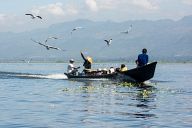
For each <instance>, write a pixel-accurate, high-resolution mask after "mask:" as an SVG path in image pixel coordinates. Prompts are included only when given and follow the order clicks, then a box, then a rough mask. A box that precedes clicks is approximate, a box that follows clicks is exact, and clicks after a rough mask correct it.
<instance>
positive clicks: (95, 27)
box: [0, 16, 192, 61]
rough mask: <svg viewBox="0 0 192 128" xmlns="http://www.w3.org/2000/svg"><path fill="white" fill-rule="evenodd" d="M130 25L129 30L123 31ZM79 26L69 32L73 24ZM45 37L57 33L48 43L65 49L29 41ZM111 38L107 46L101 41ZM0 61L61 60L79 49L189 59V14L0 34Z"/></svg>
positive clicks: (102, 55)
mask: <svg viewBox="0 0 192 128" xmlns="http://www.w3.org/2000/svg"><path fill="white" fill-rule="evenodd" d="M130 25H132V30H131V31H130V33H129V34H124V33H121V32H123V31H126V30H127V29H128V28H129V27H130ZM77 26H81V27H83V28H82V29H79V30H77V31H74V32H73V33H72V34H71V31H72V29H73V28H74V27H77ZM48 36H59V37H62V39H58V40H50V41H49V42H48V44H50V45H54V46H57V47H60V48H63V49H66V50H67V51H66V52H62V51H56V50H49V51H48V50H46V49H45V48H44V47H42V46H40V45H38V44H36V43H34V42H32V41H31V40H30V39H31V38H33V39H35V40H38V41H42V42H43V41H45V39H46V38H47V37H48ZM110 38H112V39H113V41H112V44H111V46H110V47H108V46H107V45H106V43H105V42H104V40H105V39H110ZM0 45H1V47H0V60H1V61H4V60H7V59H13V60H14V59H17V60H22V59H27V58H33V59H36V60H46V59H52V60H61V61H67V60H68V59H69V58H75V59H78V60H81V56H80V51H84V52H85V55H89V56H92V57H93V58H94V59H97V60H101V61H102V60H117V59H119V60H127V61H133V60H135V58H136V57H137V55H138V54H139V53H140V52H141V49H142V48H144V47H145V48H147V49H148V54H149V55H150V59H151V60H182V61H188V60H192V16H186V17H184V18H182V19H180V20H178V21H173V20H169V19H163V20H157V21H150V20H135V21H126V22H121V23H117V22H111V21H105V22H93V21H89V20H76V21H72V22H64V23H60V24H55V25H52V26H50V27H49V28H46V29H37V30H33V31H28V32H22V33H11V32H7V33H0Z"/></svg>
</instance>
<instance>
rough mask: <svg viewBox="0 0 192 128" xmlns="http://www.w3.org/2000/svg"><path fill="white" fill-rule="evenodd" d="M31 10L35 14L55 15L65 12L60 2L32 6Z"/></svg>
mask: <svg viewBox="0 0 192 128" xmlns="http://www.w3.org/2000/svg"><path fill="white" fill-rule="evenodd" d="M31 12H32V13H35V14H39V13H46V14H52V15H56V16H61V15H64V14H65V13H64V9H63V4H62V3H55V4H49V5H45V6H41V7H34V8H33V9H32V10H31Z"/></svg>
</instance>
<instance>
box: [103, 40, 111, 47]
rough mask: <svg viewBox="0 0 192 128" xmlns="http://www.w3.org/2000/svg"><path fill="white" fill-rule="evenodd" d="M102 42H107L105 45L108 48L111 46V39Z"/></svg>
mask: <svg viewBox="0 0 192 128" xmlns="http://www.w3.org/2000/svg"><path fill="white" fill-rule="evenodd" d="M104 41H105V42H107V45H108V46H109V45H111V42H112V39H110V40H104Z"/></svg>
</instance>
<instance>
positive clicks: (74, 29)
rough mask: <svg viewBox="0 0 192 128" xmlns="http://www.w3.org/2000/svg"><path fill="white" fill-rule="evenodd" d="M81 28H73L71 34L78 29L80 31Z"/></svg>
mask: <svg viewBox="0 0 192 128" xmlns="http://www.w3.org/2000/svg"><path fill="white" fill-rule="evenodd" d="M82 28H83V27H75V28H73V29H72V31H71V34H72V32H74V31H76V30H79V29H82Z"/></svg>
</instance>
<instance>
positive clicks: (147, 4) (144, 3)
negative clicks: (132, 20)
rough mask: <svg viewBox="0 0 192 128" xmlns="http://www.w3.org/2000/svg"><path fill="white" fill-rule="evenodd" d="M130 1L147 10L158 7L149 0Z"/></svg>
mask: <svg viewBox="0 0 192 128" xmlns="http://www.w3.org/2000/svg"><path fill="white" fill-rule="evenodd" d="M132 3H133V4H134V5H136V6H139V7H142V8H144V9H148V10H156V9H158V7H157V6H156V5H153V4H152V2H151V1H149V0H133V1H132Z"/></svg>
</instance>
